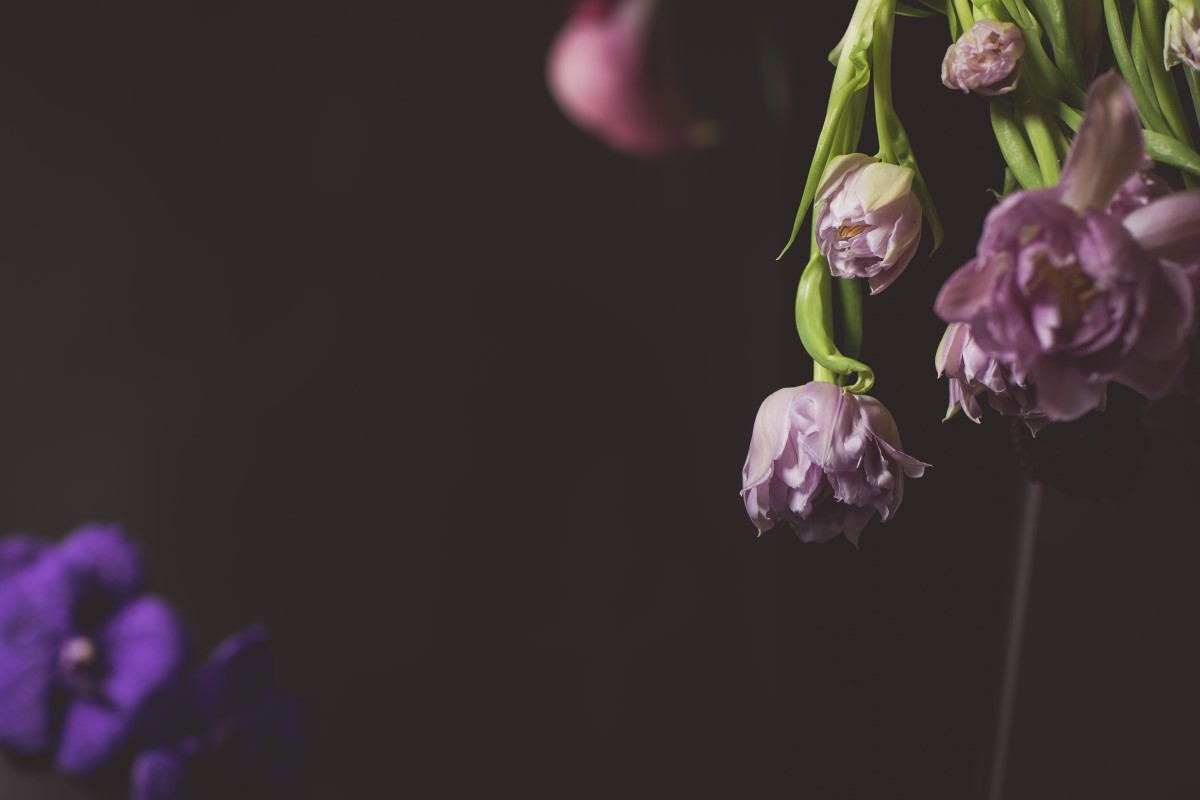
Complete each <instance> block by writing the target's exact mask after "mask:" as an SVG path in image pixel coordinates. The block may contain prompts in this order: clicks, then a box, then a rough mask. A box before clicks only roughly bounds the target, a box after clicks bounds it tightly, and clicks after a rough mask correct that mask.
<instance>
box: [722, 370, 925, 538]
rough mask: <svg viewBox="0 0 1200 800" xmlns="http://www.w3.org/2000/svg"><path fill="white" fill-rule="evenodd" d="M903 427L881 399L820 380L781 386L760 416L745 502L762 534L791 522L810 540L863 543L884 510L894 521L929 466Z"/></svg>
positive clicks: (753, 439) (883, 516)
mask: <svg viewBox="0 0 1200 800" xmlns="http://www.w3.org/2000/svg"><path fill="white" fill-rule="evenodd" d="M901 447H902V445H901V443H900V432H899V430H898V429H897V428H896V422H895V420H894V419H893V418H892V415H891V414H890V413H889V412H888V410H887V409H886V408H885V407H884V406H883V404H882V403H880V402H879V401H878V400H876V399H875V398H873V397H868V396H866V395H854V394H851V393H849V392H847V391H844V390H843V389H841V388H840V387H838V386H836V385H835V384H832V383H826V382H823V381H813V382H812V383H807V384H805V385H803V386H795V387H791V388H787V389H780V390H779V391H777V392H775V393H774V394H772V395H770V396H769V397H768V398H767V399H766V400H764V401H763V403H762V406H761V407H760V408H759V410H758V416H757V417H756V418H755V420H754V434H753V436H752V437H751V440H750V451H749V454H748V455H747V456H746V465H745V467H744V468H743V470H742V499H743V501H744V502H745V504H746V512H747V513H748V514H749V515H750V519H752V520H753V521H754V525H755V526H756V527H757V528H758V531H759V533H760V534H761V533H763V532H765V531H768V530H770V529H771V528H772V527H774V525H775V523H776V522H786V523H787V524H788V525H790V526H791V528H792V530H793V531H795V533H796V535H797V536H798V537H799V538H800V540H801V541H804V542H826V541H829V540H830V539H833V538H834V537H836V536H838V535H839V534H841V535H845V537H846V538H847V539H849V540H850V541H851V542H855V543H857V541H858V537H859V534H860V533H862V529H863V528H864V527H865V526H866V524H867V522H868V521H870V519H871V518H872V517H873V516H875V515H876V514H878V515H879V517H880V518H881V519H883V520H888V519H890V518H891V517H892V516H893V515H894V514H895V513H896V510H897V509H899V508H900V502H901V500H903V498H904V478H905V477H906V476H907V477H909V478H919V477H921V475H923V474H924V472H925V468H926V467H927V466H929V465H928V464H925V463H923V462H921V461H918V460H917V459H915V458H913V457H912V456H909V455H907V454H905V453H904V452H903V451H902V450H901Z"/></svg>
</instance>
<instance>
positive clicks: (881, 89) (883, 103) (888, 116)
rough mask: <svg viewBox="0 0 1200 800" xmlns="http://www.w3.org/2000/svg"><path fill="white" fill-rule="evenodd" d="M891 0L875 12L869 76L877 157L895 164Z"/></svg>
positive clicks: (893, 15) (893, 17)
mask: <svg viewBox="0 0 1200 800" xmlns="http://www.w3.org/2000/svg"><path fill="white" fill-rule="evenodd" d="M895 22H896V3H895V0H884V2H883V3H881V4H880V6H879V11H878V12H877V13H876V15H875V35H874V38H873V39H872V42H871V77H872V83H873V84H874V86H873V87H872V88H873V89H874V94H873V97H874V100H875V131H876V134H877V135H878V137H879V156H880V158H881V159H882V160H884V161H886V162H888V163H889V164H895V163H897V161H896V148H895V145H894V142H895V138H896V137H895V135H894V133H893V131H892V129H891V121H892V120H893V119H895V118H896V110H895V108H893V106H892V34H893V32H894V30H895Z"/></svg>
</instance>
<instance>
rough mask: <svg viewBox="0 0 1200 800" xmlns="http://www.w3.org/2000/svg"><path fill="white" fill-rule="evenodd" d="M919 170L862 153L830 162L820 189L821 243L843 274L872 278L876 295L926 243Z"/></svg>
mask: <svg viewBox="0 0 1200 800" xmlns="http://www.w3.org/2000/svg"><path fill="white" fill-rule="evenodd" d="M913 174H914V173H913V171H912V170H911V169H909V168H908V167H900V166H897V165H895V164H888V163H885V162H882V161H879V160H877V159H874V158H871V157H870V156H866V155H863V154H862V153H852V154H850V155H845V156H839V157H837V158H835V159H833V161H831V162H830V163H829V166H828V167H827V168H826V170H825V176H824V179H823V180H822V181H821V185H820V187H818V189H817V198H818V202H819V203H820V208H819V209H818V210H817V216H816V221H815V225H816V235H817V246H818V247H820V249H821V252H822V253H823V254H824V255H825V257H826V258H827V259H828V260H829V269H830V271H831V272H832V273H833V274H834V275H836V276H838V277H840V278H866V279H867V283H868V284H869V285H870V287H871V294H878V293H879V292H882V291H883V290H884V289H886V288H887V287H888V286H890V285H891V284H892V282H893V281H895V280H896V278H898V277H900V273H902V272H904V268H905V267H907V266H908V262H909V261H911V260H912V257H913V254H914V253H916V252H917V245H918V244H919V243H920V241H921V204H920V202H919V201H918V200H917V197H916V195H915V194H913V191H912V182H913Z"/></svg>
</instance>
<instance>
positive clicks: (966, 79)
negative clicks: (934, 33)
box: [942, 19, 1025, 95]
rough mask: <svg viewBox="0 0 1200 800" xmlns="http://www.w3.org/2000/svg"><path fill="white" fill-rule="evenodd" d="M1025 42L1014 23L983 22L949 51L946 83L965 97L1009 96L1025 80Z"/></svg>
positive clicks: (944, 64)
mask: <svg viewBox="0 0 1200 800" xmlns="http://www.w3.org/2000/svg"><path fill="white" fill-rule="evenodd" d="M1024 53H1025V38H1024V37H1023V36H1021V29H1020V28H1018V27H1017V26H1016V25H1014V24H1013V23H1011V22H997V21H996V20H994V19H982V20H980V21H979V22H976V23H975V24H974V25H972V26H971V27H970V28H968V29H967V30H966V31H964V32H963V34H962V36H959V37H958V41H956V42H955V43H954V44H952V45H950V47H949V48H947V49H946V57H945V58H944V59H942V83H944V84H945V85H946V86H947V87H948V88H950V89H961V90H962V91H963V92H964V93H966V92H970V91H976V92H979V93H980V94H985V95H997V94H1007V93H1008V92H1011V91H1012V90H1013V89H1015V88H1017V82H1018V81H1019V80H1020V79H1021V65H1020V63H1019V61H1020V58H1021V56H1022V55H1023V54H1024Z"/></svg>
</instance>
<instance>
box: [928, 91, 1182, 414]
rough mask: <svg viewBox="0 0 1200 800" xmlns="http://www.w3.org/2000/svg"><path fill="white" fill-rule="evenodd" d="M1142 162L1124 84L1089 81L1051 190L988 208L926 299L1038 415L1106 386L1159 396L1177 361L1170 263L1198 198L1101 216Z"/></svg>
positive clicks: (1094, 399) (1177, 279) (1176, 308)
mask: <svg viewBox="0 0 1200 800" xmlns="http://www.w3.org/2000/svg"><path fill="white" fill-rule="evenodd" d="M1144 159H1145V148H1144V143H1143V140H1142V128H1141V121H1140V119H1139V117H1138V111H1137V107H1136V106H1135V104H1134V101H1133V97H1132V95H1131V94H1130V91H1129V87H1127V86H1126V85H1125V84H1124V82H1122V81H1121V79H1120V78H1119V77H1117V76H1116V75H1115V74H1114V73H1108V74H1106V75H1104V76H1101V77H1100V78H1099V79H1097V80H1096V82H1095V83H1093V85H1092V88H1091V91H1090V94H1089V97H1088V102H1087V110H1086V113H1085V115H1084V119H1083V122H1082V123H1081V125H1080V128H1079V132H1078V133H1077V134H1076V137H1075V141H1074V142H1073V144H1072V146H1071V150H1070V152H1069V154H1068V157H1067V162H1066V165H1065V166H1064V167H1063V171H1062V178H1061V180H1060V182H1059V183H1058V185H1056V186H1053V187H1049V188H1046V189H1036V190H1030V191H1021V192H1015V193H1013V194H1011V195H1009V196H1008V197H1006V198H1005V199H1004V200H1003V201H1001V203H1000V204H999V205H997V206H996V207H995V208H994V209H992V211H991V212H990V213H989V214H988V217H987V220H986V221H985V223H984V230H983V235H982V236H981V237H980V239H979V244H978V247H977V249H976V256H975V258H974V259H972V260H971V261H969V262H968V263H967V264H965V265H964V266H962V267H961V268H959V269H958V270H957V271H956V272H955V273H954V274H953V275H951V276H950V279H949V280H947V281H946V283H945V285H944V286H943V287H942V289H941V292H940V293H939V294H938V298H937V301H936V303H935V305H934V309H935V311H937V313H938V314H939V316H941V317H942V319H944V320H946V321H947V322H963V323H967V324H969V325H970V326H971V334H972V336H973V337H974V338H975V340H976V341H977V342H978V344H979V346H980V348H981V349H982V350H983V351H984V352H985V353H987V354H988V355H989V356H991V357H993V358H995V359H997V360H998V361H1002V362H1004V363H1006V364H1008V365H1011V369H1012V377H1013V379H1014V380H1015V381H1017V382H1018V383H1025V382H1026V381H1032V383H1033V384H1034V385H1035V386H1036V387H1037V402H1038V405H1039V406H1040V408H1041V410H1042V411H1044V412H1045V415H1046V419H1048V420H1051V421H1065V420H1072V419H1077V418H1079V417H1081V416H1083V415H1084V414H1086V413H1087V412H1088V411H1091V410H1092V409H1095V408H1099V407H1100V406H1101V405H1102V404H1103V401H1104V396H1105V388H1106V386H1107V384H1108V382H1109V381H1116V382H1117V383H1121V384H1124V385H1126V386H1129V387H1130V388H1132V389H1134V390H1136V391H1138V392H1140V393H1141V394H1143V395H1145V396H1146V397H1149V398H1158V397H1162V396H1163V395H1165V394H1166V393H1167V392H1168V391H1169V390H1170V388H1171V387H1172V385H1173V384H1174V383H1175V380H1176V378H1177V377H1178V376H1179V374H1180V371H1181V369H1182V368H1183V365H1184V362H1185V361H1186V359H1187V337H1188V334H1189V332H1190V331H1191V329H1192V322H1193V297H1192V292H1191V288H1190V286H1189V284H1188V280H1187V276H1186V275H1185V273H1184V270H1183V268H1182V267H1181V266H1180V263H1179V262H1180V261H1181V260H1182V259H1185V258H1187V257H1188V256H1189V255H1190V256H1191V257H1194V255H1195V253H1196V252H1197V250H1196V247H1197V243H1198V241H1200V192H1197V191H1191V192H1178V193H1174V194H1171V195H1167V196H1166V197H1160V198H1158V199H1155V200H1152V201H1150V202H1149V203H1147V204H1146V205H1144V206H1142V207H1140V208H1138V209H1136V210H1134V211H1132V212H1131V213H1129V214H1128V215H1126V216H1124V217H1119V216H1116V215H1113V214H1109V213H1107V210H1108V208H1109V206H1110V205H1111V204H1112V201H1113V199H1114V197H1115V196H1116V194H1117V192H1118V190H1119V189H1120V188H1121V186H1122V185H1124V184H1125V183H1126V181H1128V180H1129V179H1130V177H1132V176H1133V175H1134V174H1135V173H1137V171H1138V170H1139V168H1140V167H1141V166H1142V164H1143V161H1144Z"/></svg>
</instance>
